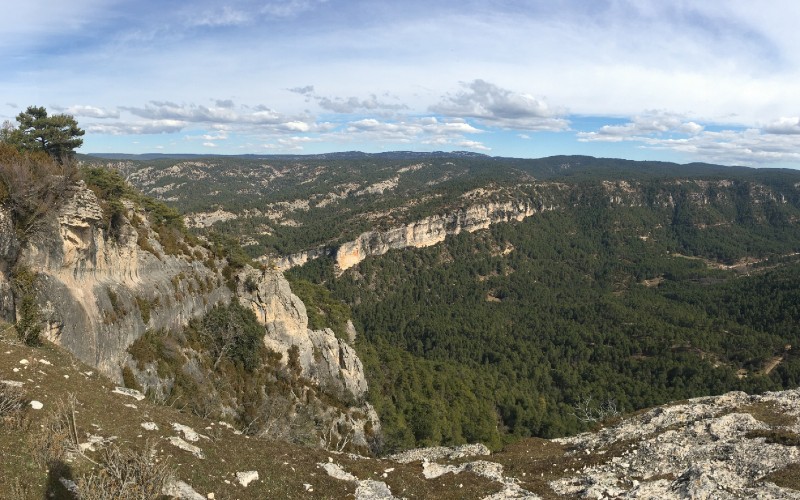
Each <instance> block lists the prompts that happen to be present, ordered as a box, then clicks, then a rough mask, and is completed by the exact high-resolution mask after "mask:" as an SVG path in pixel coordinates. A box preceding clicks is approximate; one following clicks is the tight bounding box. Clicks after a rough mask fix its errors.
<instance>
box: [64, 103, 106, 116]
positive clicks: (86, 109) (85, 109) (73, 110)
mask: <svg viewBox="0 0 800 500" xmlns="http://www.w3.org/2000/svg"><path fill="white" fill-rule="evenodd" d="M64 112H65V113H67V114H70V115H72V116H85V117H89V118H119V111H117V110H110V109H103V108H98V107H95V106H82V105H75V106H70V107H68V108H67V109H65V110H64Z"/></svg>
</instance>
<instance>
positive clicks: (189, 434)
mask: <svg viewBox="0 0 800 500" xmlns="http://www.w3.org/2000/svg"><path fill="white" fill-rule="evenodd" d="M172 428H173V430H175V432H180V433H182V434H183V438H184V439H185V440H187V441H191V442H192V443H196V442H197V441H200V438H204V439H209V437H208V436H204V435H202V434H198V433H197V432H196V431H195V430H194V429H192V428H191V427H189V426H188V425H183V424H178V423H173V424H172Z"/></svg>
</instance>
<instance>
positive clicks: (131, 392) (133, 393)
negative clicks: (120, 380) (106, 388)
mask: <svg viewBox="0 0 800 500" xmlns="http://www.w3.org/2000/svg"><path fill="white" fill-rule="evenodd" d="M111 392H113V393H114V394H122V395H123V396H128V397H131V398H133V399H135V400H136V401H141V400H143V399H144V394H142V393H141V391H137V390H136V389H129V388H127V387H115V388H114V390H113V391H111Z"/></svg>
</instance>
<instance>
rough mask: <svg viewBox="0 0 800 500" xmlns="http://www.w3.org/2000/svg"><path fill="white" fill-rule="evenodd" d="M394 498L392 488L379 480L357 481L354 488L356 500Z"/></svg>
mask: <svg viewBox="0 0 800 500" xmlns="http://www.w3.org/2000/svg"><path fill="white" fill-rule="evenodd" d="M391 498H395V497H394V495H392V490H390V489H389V487H388V486H387V485H386V483H383V482H381V481H372V480H370V479H367V480H366V481H359V482H358V487H357V488H356V500H382V499H386V500H388V499H391Z"/></svg>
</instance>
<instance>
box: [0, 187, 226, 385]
mask: <svg viewBox="0 0 800 500" xmlns="http://www.w3.org/2000/svg"><path fill="white" fill-rule="evenodd" d="M124 203H125V206H126V214H124V216H123V217H122V220H121V221H118V223H117V225H116V227H115V229H114V230H115V235H114V236H113V237H112V236H111V235H110V234H109V231H110V223H109V222H108V221H106V220H105V219H104V214H103V210H102V208H101V206H100V202H99V201H98V199H97V197H96V196H95V194H94V192H92V191H91V190H90V189H88V188H87V187H86V186H85V185H83V183H79V184H78V185H75V186H73V188H72V189H71V190H70V191H69V192H68V193H67V197H66V200H65V202H64V203H63V205H62V206H61V208H60V209H59V210H58V213H57V214H55V216H54V217H47V218H45V219H44V220H43V221H42V228H41V229H40V230H38V231H36V232H35V233H34V234H33V235H32V236H31V238H30V239H29V240H28V241H27V242H25V244H24V245H21V248H20V250H19V256H18V258H17V259H14V256H12V255H11V254H10V252H9V248H11V247H13V245H6V246H5V248H4V250H6V253H5V254H4V259H3V260H4V262H6V263H10V262H14V260H16V263H17V265H18V266H23V267H25V268H27V269H30V270H31V271H33V272H35V273H36V274H37V280H36V287H35V288H36V292H37V293H36V296H37V301H38V303H39V306H40V314H41V319H42V320H43V322H44V324H45V325H46V328H45V332H44V334H45V336H46V337H47V338H48V339H49V340H51V341H52V342H54V343H56V344H59V345H62V346H63V347H65V348H66V349H68V350H69V351H70V352H72V353H73V354H75V355H76V356H77V357H78V359H80V360H81V361H83V362H84V363H87V364H89V365H92V366H95V367H97V368H98V369H100V370H102V371H103V372H104V373H106V374H107V375H109V376H111V377H112V378H114V379H116V380H120V368H119V367H120V365H121V362H122V361H123V359H124V358H125V356H126V354H125V350H126V349H127V347H128V346H129V345H130V344H131V343H132V342H133V341H134V340H136V339H137V338H139V337H140V336H141V335H142V334H144V332H145V331H146V330H148V329H154V330H157V329H162V328H164V329H169V328H175V327H179V326H183V325H185V324H186V323H187V322H188V320H189V319H191V318H193V317H197V316H200V315H202V314H204V313H206V312H207V311H208V310H209V309H210V308H211V307H212V306H213V305H214V304H215V303H218V302H227V301H229V300H230V298H231V292H230V291H229V290H228V289H227V287H226V286H225V285H224V281H223V280H222V279H221V276H220V275H219V273H218V272H217V271H216V270H213V269H209V268H208V267H206V266H205V265H204V264H203V263H202V262H201V261H200V260H198V259H196V258H193V257H189V256H186V255H170V254H168V253H167V252H166V251H165V250H164V249H163V247H162V246H161V244H160V242H159V239H158V236H157V235H156V233H155V232H154V231H153V230H151V228H150V225H149V223H148V221H147V218H146V217H145V216H144V215H143V214H142V213H141V212H140V211H139V210H138V209H137V208H136V207H135V206H134V204H133V203H131V202H128V201H124ZM132 219H136V220H137V221H138V224H137V225H136V226H134V225H133V224H132V223H131V220H132ZM0 220H1V219H0ZM0 233H2V234H3V236H2V237H0V241H3V240H4V239H7V238H8V236H7V235H8V232H7V229H6V228H0ZM12 234H13V233H12ZM143 246H144V247H148V249H147V250H146V249H144V248H143ZM194 251H197V252H200V253H201V254H203V255H204V256H207V251H206V250H205V249H202V248H200V247H197V248H195V249H194ZM7 265H8V264H7ZM4 274H5V275H6V276H8V273H7V272H6V273H4ZM7 281H8V279H7ZM0 285H2V283H0ZM201 288H203V289H205V292H204V293H202V294H201V293H191V292H192V290H199V289H201ZM143 309H146V311H144V310H143Z"/></svg>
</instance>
